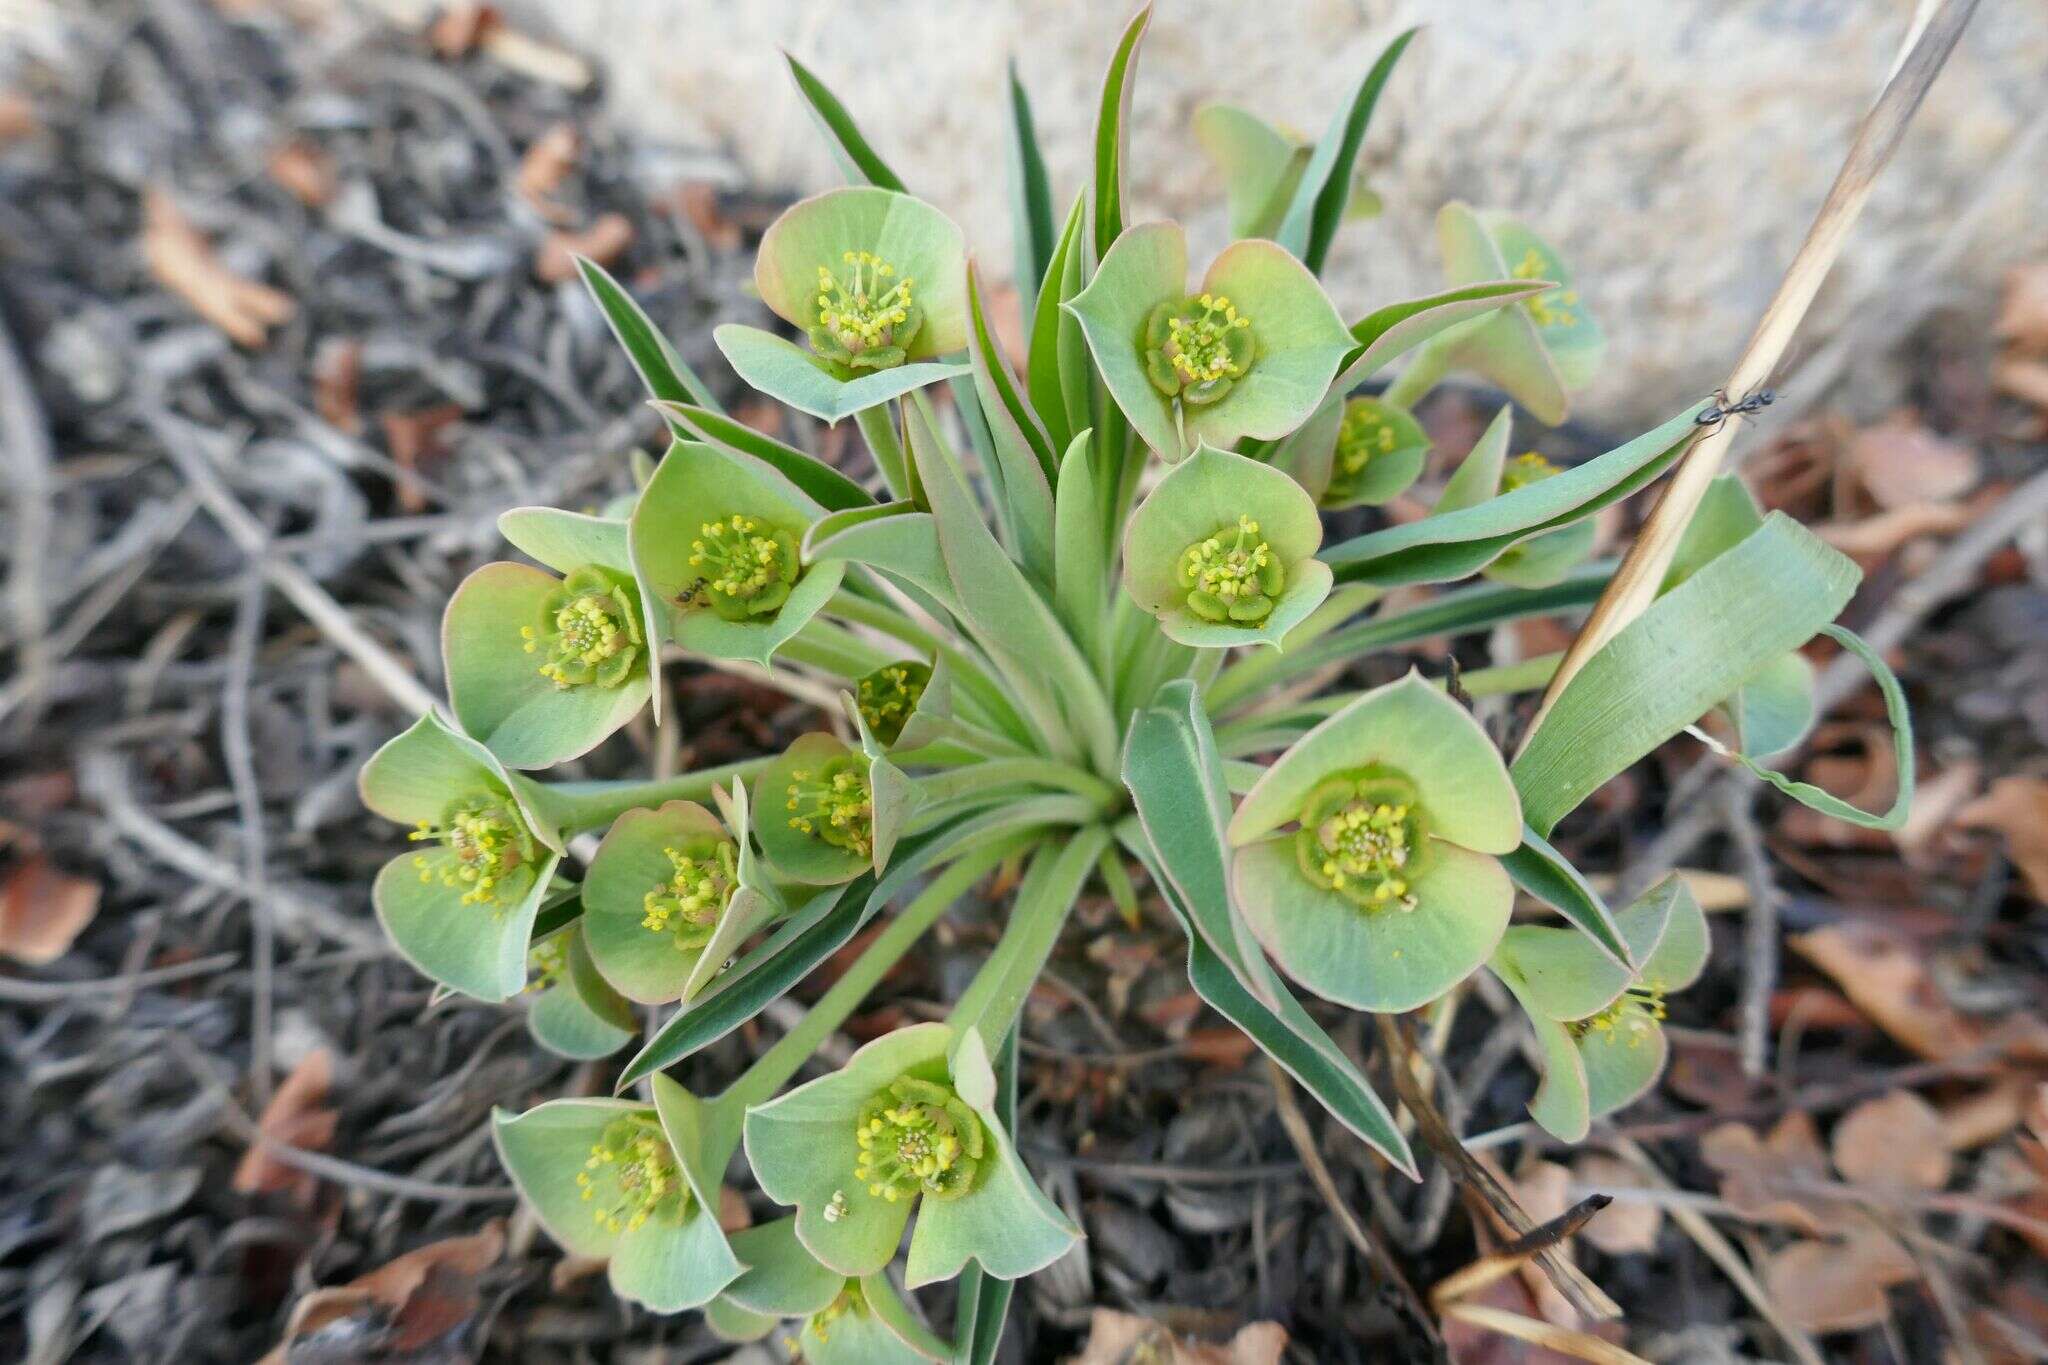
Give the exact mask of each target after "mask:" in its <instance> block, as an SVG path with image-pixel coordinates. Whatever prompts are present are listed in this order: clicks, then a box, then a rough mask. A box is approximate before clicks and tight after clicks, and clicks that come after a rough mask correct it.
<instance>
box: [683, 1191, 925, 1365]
mask: <svg viewBox="0 0 2048 1365" xmlns="http://www.w3.org/2000/svg"><path fill="white" fill-rule="evenodd" d="M732 1249H733V1253H734V1254H735V1255H737V1256H738V1257H739V1258H740V1261H741V1262H742V1263H743V1264H744V1265H745V1266H746V1268H747V1269H746V1273H744V1274H742V1275H741V1276H740V1277H739V1278H738V1279H737V1280H734V1281H733V1282H732V1283H731V1284H729V1285H727V1286H726V1288H725V1293H724V1294H722V1295H721V1296H720V1302H721V1303H724V1304H729V1305H730V1306H732V1307H733V1308H736V1309H738V1310H740V1312H741V1313H743V1314H745V1315H747V1318H750V1319H752V1320H754V1321H756V1322H766V1323H769V1324H773V1323H775V1322H784V1321H792V1320H793V1321H795V1322H796V1323H797V1329H796V1332H795V1334H794V1336H795V1343H796V1346H797V1349H798V1351H799V1352H800V1353H801V1354H800V1358H801V1359H803V1360H805V1361H808V1362H812V1365H834V1362H839V1363H840V1365H868V1363H869V1362H872V1363H873V1365H915V1362H918V1361H923V1360H943V1359H945V1358H946V1357H947V1356H948V1355H949V1354H950V1353H949V1352H948V1351H947V1350H946V1349H945V1346H944V1343H942V1342H939V1341H938V1340H937V1339H936V1338H934V1337H933V1336H932V1334H931V1332H930V1331H929V1330H928V1329H926V1328H925V1327H924V1326H923V1324H921V1323H919V1322H918V1321H917V1320H916V1318H915V1317H914V1316H913V1315H912V1314H911V1312H910V1310H909V1308H908V1307H907V1306H906V1305H905V1304H904V1303H903V1300H902V1298H901V1297H900V1296H899V1295H898V1294H897V1293H896V1290H895V1287H894V1286H893V1285H891V1284H890V1283H889V1277H888V1275H887V1274H886V1273H883V1272H879V1271H878V1272H876V1273H874V1274H871V1275H866V1276H861V1277H852V1276H847V1275H842V1274H840V1273H839V1272H838V1271H836V1270H833V1269H832V1268H830V1267H829V1266H826V1265H825V1264H823V1263H822V1262H820V1261H819V1260H818V1259H817V1257H815V1256H813V1255H811V1253H810V1252H809V1251H807V1250H805V1249H804V1246H803V1243H801V1242H799V1241H798V1240H797V1236H796V1219H795V1218H793V1217H791V1218H778V1219H776V1220H774V1221H773V1222H769V1223H762V1224H760V1225H758V1226H755V1227H751V1228H746V1229H743V1230H742V1231H739V1232H736V1233H734V1234H733V1235H732ZM743 1321H744V1319H743Z"/></svg>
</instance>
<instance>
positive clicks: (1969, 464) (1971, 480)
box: [1846, 412, 1979, 508]
mask: <svg viewBox="0 0 2048 1365" xmlns="http://www.w3.org/2000/svg"><path fill="white" fill-rule="evenodd" d="M1846 454H1847V456H1848V464H1849V468H1850V469H1852V470H1853V471H1854V472H1855V474H1856V478H1857V481H1858V482H1859V483H1861V484H1862V485H1863V488H1864V491H1866V492H1868V493H1869V494H1870V496H1871V499H1872V500H1873V501H1874V502H1876V503H1877V505H1878V506H1879V507H1884V508H1895V507H1906V506H1910V505H1913V504H1916V503H1928V502H1947V501H1949V500H1951V499H1953V498H1959V497H1961V496H1962V495H1963V494H1965V493H1967V492H1969V491H1970V489H1971V488H1972V487H1974V486H1975V485H1976V482H1977V475H1978V463H1979V462H1978V458H1977V452H1976V451H1975V450H1974V449H1973V448H1971V447H1970V446H1967V445H1965V444H1963V443H1962V442H1961V441H1953V440H1950V439H1949V438H1948V437H1946V436H1942V435H1939V434H1938V433H1936V432H1934V431H1931V430H1929V429H1928V427H1927V425H1926V423H1924V422H1922V421H1921V420H1920V417H1919V415H1918V414H1917V413H1912V412H1899V413H1894V414H1893V415H1892V416H1890V417H1887V418H1886V419H1885V420H1884V421H1882V422H1879V423H1877V424H1876V425H1875V426H1869V427H1865V428H1864V429H1863V430H1861V431H1859V432H1857V433H1856V434H1855V435H1854V436H1852V437H1850V438H1849V447H1848V450H1847V452H1846Z"/></svg>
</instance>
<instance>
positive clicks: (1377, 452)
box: [1335, 398, 1399, 480]
mask: <svg viewBox="0 0 2048 1365" xmlns="http://www.w3.org/2000/svg"><path fill="white" fill-rule="evenodd" d="M1398 442H1399V433H1397V432H1396V431H1395V430H1394V424H1393V423H1392V422H1389V421H1387V419H1386V418H1384V417H1382V416H1381V415H1380V411H1379V406H1378V405H1377V404H1375V403H1374V402H1372V400H1370V399H1365V398H1354V399H1352V400H1350V401H1349V402H1347V403H1345V405H1344V420H1343V422H1342V423H1341V424H1339V426H1338V427H1337V453H1336V456H1335V464H1336V470H1335V474H1336V478H1337V479H1340V480H1345V479H1356V478H1357V477H1358V476H1359V475H1360V474H1363V473H1364V472H1365V467H1366V466H1367V465H1368V464H1370V463H1371V462H1372V460H1373V457H1374V456H1386V455H1391V454H1393V452H1394V450H1395V448H1396V446H1397V444H1398Z"/></svg>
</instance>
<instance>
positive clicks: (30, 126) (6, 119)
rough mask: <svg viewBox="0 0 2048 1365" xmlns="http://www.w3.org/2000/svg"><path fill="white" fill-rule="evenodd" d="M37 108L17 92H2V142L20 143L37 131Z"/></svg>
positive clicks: (0, 137)
mask: <svg viewBox="0 0 2048 1365" xmlns="http://www.w3.org/2000/svg"><path fill="white" fill-rule="evenodd" d="M36 126H37V125H36V108H35V106H34V105H33V104H30V103H29V100H28V96H26V95H24V94H22V93H20V92H19V91H16V90H0V142H18V141H20V140H21V139H22V138H25V137H28V136H29V135H30V134H32V133H34V132H35V130H36Z"/></svg>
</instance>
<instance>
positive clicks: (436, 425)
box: [383, 403, 462, 512]
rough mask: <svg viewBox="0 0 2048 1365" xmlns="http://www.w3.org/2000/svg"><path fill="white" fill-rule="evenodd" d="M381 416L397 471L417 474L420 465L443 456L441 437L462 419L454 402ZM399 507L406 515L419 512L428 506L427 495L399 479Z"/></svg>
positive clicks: (459, 408) (408, 481) (386, 443)
mask: <svg viewBox="0 0 2048 1365" xmlns="http://www.w3.org/2000/svg"><path fill="white" fill-rule="evenodd" d="M383 417H384V443H385V445H386V446H388V447H389V448H390V451H391V458H392V459H393V460H394V461H396V462H397V464H398V467H399V468H400V469H404V470H408V471H410V472H412V473H418V472H419V470H420V467H421V466H422V465H424V464H426V463H427V462H428V461H429V460H432V459H434V458H436V457H438V456H439V455H440V454H441V453H442V450H443V445H444V441H443V437H444V434H445V433H446V432H447V430H448V428H449V427H451V426H453V425H455V423H457V422H459V421H461V420H462V408H461V406H460V405H458V404H455V403H440V404H436V405H435V406H433V407H431V408H419V409H417V410H415V411H412V412H387V413H385V414H384V415H383ZM398 504H399V506H401V507H403V508H404V509H405V510H406V511H408V512H418V511H420V510H421V509H422V508H424V507H425V506H426V505H427V500H426V495H425V494H423V493H422V492H421V491H420V490H419V488H418V487H416V486H415V485H414V484H413V482H412V481H411V480H410V479H402V480H400V481H399V483H398Z"/></svg>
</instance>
